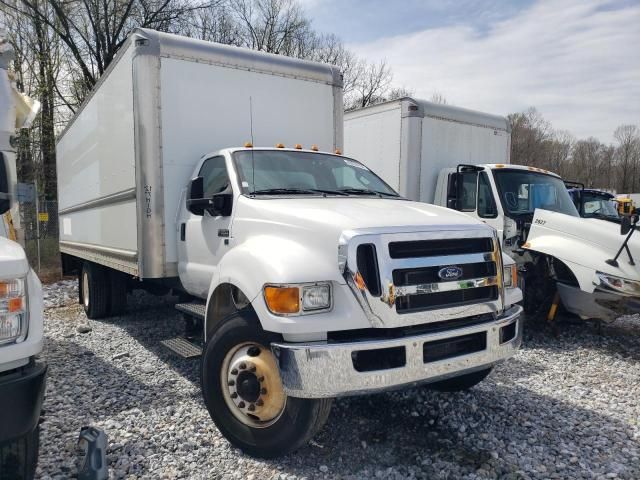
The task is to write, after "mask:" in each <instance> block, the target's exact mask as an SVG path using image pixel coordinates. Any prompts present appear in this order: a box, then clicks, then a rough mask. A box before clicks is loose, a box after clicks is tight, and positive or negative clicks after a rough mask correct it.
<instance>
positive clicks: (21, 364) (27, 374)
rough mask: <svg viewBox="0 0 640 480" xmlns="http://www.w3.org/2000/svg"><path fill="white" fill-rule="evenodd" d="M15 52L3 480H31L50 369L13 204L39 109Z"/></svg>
mask: <svg viewBox="0 0 640 480" xmlns="http://www.w3.org/2000/svg"><path fill="white" fill-rule="evenodd" d="M12 60H13V50H12V49H11V47H10V46H9V45H8V44H7V43H6V42H4V40H1V39H0V478H2V479H5V478H6V479H25V480H26V479H31V478H33V477H34V475H35V471H36V466H37V463H38V445H39V443H38V440H39V428H38V424H39V421H40V413H41V410H42V402H43V399H44V391H45V383H46V380H45V378H46V372H47V365H46V363H45V362H42V361H40V360H38V358H37V357H38V355H39V354H40V353H41V352H42V344H43V318H42V286H41V285H40V280H38V277H37V276H36V274H35V273H34V272H33V270H32V269H31V268H29V262H28V261H27V256H26V254H25V251H24V249H23V248H22V247H21V246H20V244H18V243H17V242H16V238H15V231H14V230H13V223H12V204H13V199H14V196H13V194H14V192H15V184H16V164H15V160H16V148H15V146H16V129H18V128H27V127H29V125H30V124H31V122H32V121H33V118H34V116H35V115H36V113H37V111H38V109H39V104H37V102H32V101H31V99H29V98H28V97H26V96H25V95H23V94H21V93H20V92H19V91H18V90H17V89H16V86H15V82H13V80H12V78H11V76H10V74H9V72H8V67H9V63H10V62H11V61H12Z"/></svg>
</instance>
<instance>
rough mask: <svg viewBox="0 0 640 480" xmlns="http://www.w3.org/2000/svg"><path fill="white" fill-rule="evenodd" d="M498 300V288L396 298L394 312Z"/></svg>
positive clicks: (410, 311) (481, 288) (412, 311)
mask: <svg viewBox="0 0 640 480" xmlns="http://www.w3.org/2000/svg"><path fill="white" fill-rule="evenodd" d="M497 299H498V288H497V287H496V286H491V287H478V288H467V289H462V290H452V291H448V292H434V293H427V294H422V295H407V296H406V297H398V298H396V312H398V313H400V314H402V313H414V312H421V311H425V310H435V309H438V308H449V307H457V306H463V305H470V304H474V303H480V302H489V301H493V300H497Z"/></svg>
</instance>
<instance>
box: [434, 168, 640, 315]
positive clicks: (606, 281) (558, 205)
mask: <svg viewBox="0 0 640 480" xmlns="http://www.w3.org/2000/svg"><path fill="white" fill-rule="evenodd" d="M581 193H583V192H581ZM587 193H588V192H587ZM592 196H593V195H592ZM589 199H590V200H589ZM589 199H587V198H586V197H585V198H584V200H589V202H591V203H589V202H587V203H585V204H582V206H581V209H582V211H583V212H584V211H585V207H586V208H588V209H592V207H593V205H592V204H593V203H594V201H595V200H594V199H593V198H591V197H589ZM606 202H609V200H605V203H606ZM435 203H436V204H440V205H446V206H448V207H449V208H452V209H454V210H458V211H462V212H465V213H466V214H467V215H470V216H472V217H474V218H477V219H479V220H482V221H483V222H485V223H487V224H488V225H491V226H493V227H494V228H495V229H496V230H497V231H498V234H499V236H500V237H501V238H502V241H503V245H504V249H505V252H507V253H508V254H509V255H511V256H513V257H514V259H515V260H516V262H517V263H519V265H520V266H521V270H522V271H523V274H524V275H523V280H524V285H521V286H522V287H523V290H524V292H525V310H526V311H537V310H538V309H539V308H540V306H541V305H548V303H549V301H550V297H551V296H552V295H553V292H554V286H555V287H556V288H557V291H558V293H559V295H560V298H561V300H562V303H563V305H564V306H565V308H566V309H567V310H568V311H570V312H572V313H575V314H577V315H580V316H582V317H584V318H602V319H606V320H613V319H615V318H618V317H619V316H621V315H624V314H629V313H636V312H638V311H640V270H638V267H637V266H636V265H635V261H634V258H638V256H639V255H640V239H639V238H637V237H632V233H633V232H632V231H631V232H630V231H629V230H624V229H622V230H621V226H620V222H610V221H604V220H603V218H602V216H603V215H604V214H602V213H600V212H601V210H598V209H597V208H595V207H593V209H594V211H595V215H594V212H591V215H589V216H590V217H591V218H589V219H586V218H581V217H580V215H579V214H578V210H577V209H576V206H575V204H574V202H573V201H572V198H571V196H570V194H569V192H568V191H567V189H566V186H565V184H564V182H563V181H562V179H561V178H560V177H559V176H558V175H556V174H554V173H552V172H549V171H547V170H543V169H539V168H533V167H524V166H518V165H506V164H479V165H463V164H461V165H458V166H457V167H456V168H449V169H443V170H442V171H441V172H440V174H439V176H438V183H437V186H436V196H435ZM606 205H609V203H606ZM601 208H602V207H600V209H601ZM596 210H597V211H596ZM631 228H634V227H631ZM629 233H631V235H629ZM621 234H623V235H621ZM627 235H629V236H628V238H625V237H626V236H627ZM620 256H622V258H621V259H620ZM549 278H551V279H553V280H554V282H555V285H553V283H551V284H550V282H548V281H547V280H546V279H549ZM527 282H529V285H527V284H526V283H527Z"/></svg>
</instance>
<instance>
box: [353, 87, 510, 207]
mask: <svg viewBox="0 0 640 480" xmlns="http://www.w3.org/2000/svg"><path fill="white" fill-rule="evenodd" d="M344 121H345V122H344V123H345V125H344V147H345V154H346V155H349V156H351V157H353V158H355V159H357V160H360V161H361V162H363V163H364V164H366V165H367V166H368V167H369V168H371V169H372V170H374V171H375V172H376V173H378V174H379V175H380V176H381V177H382V178H383V179H384V180H385V181H387V183H389V185H391V186H392V187H393V188H395V189H396V190H397V191H398V192H400V194H402V195H404V196H406V197H408V198H410V199H412V200H417V201H421V202H427V203H434V194H435V188H436V183H437V179H438V174H439V173H440V171H441V170H442V169H444V168H455V167H456V166H457V165H458V164H460V163H466V164H474V165H477V164H482V163H509V158H510V149H511V128H510V126H509V122H508V121H507V119H506V118H504V117H500V116H497V115H491V114H488V113H482V112H476V111H473V110H467V109H463V108H458V107H453V106H450V105H440V104H436V103H431V102H426V101H423V100H416V99H413V98H409V97H405V98H401V99H398V100H392V101H390V102H385V103H382V104H379V105H374V106H371V107H366V108H363V109H360V110H355V111H352V112H347V113H346V114H345V118H344Z"/></svg>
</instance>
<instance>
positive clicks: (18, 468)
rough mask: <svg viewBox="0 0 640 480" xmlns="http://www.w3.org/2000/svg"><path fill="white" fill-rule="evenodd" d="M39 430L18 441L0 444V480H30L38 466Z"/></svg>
mask: <svg viewBox="0 0 640 480" xmlns="http://www.w3.org/2000/svg"><path fill="white" fill-rule="evenodd" d="M39 433H40V429H39V428H38V427H36V428H35V429H34V430H33V431H32V432H31V433H29V434H27V435H26V436H25V437H23V438H20V439H18V440H14V441H11V442H8V443H5V444H0V479H5V478H6V479H15V480H31V479H32V478H33V477H34V476H35V473H36V466H37V465H38V450H39V443H40V442H39Z"/></svg>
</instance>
